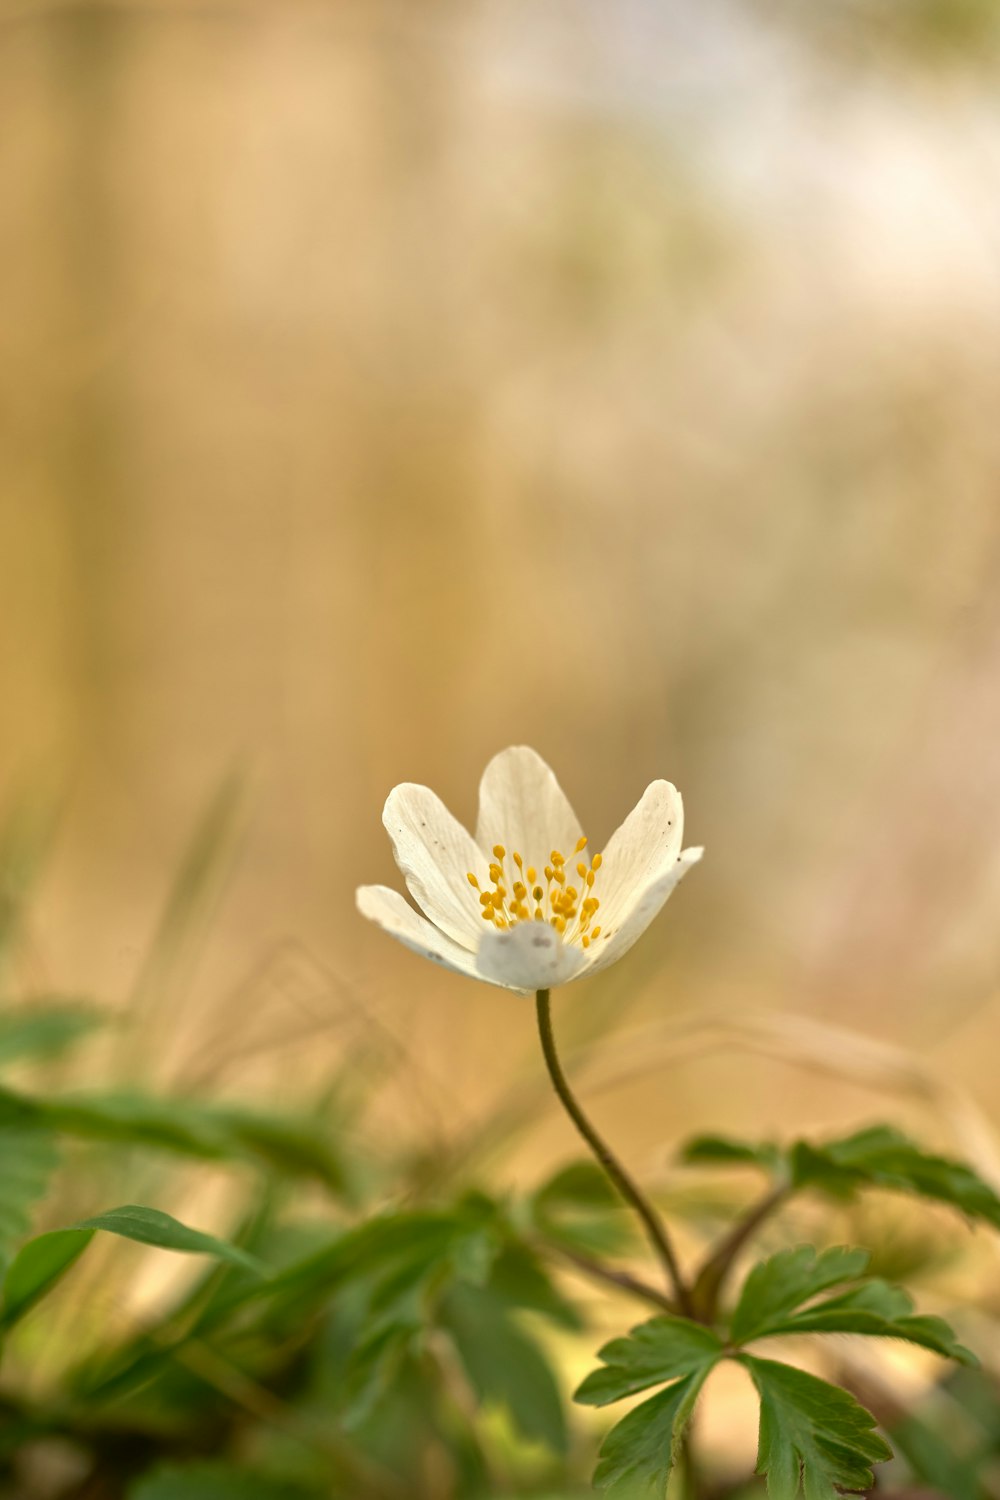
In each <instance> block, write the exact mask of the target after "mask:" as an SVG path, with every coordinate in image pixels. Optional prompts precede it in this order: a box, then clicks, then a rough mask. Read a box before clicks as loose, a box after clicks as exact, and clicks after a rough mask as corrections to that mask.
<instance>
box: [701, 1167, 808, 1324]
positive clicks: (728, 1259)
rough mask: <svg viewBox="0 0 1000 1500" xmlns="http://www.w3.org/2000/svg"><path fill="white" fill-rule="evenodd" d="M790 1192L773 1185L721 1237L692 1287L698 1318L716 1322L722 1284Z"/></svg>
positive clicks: (783, 1185) (780, 1184) (785, 1185)
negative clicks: (748, 1245)
mask: <svg viewBox="0 0 1000 1500" xmlns="http://www.w3.org/2000/svg"><path fill="white" fill-rule="evenodd" d="M791 1191H792V1190H791V1188H790V1187H789V1185H788V1183H786V1182H782V1183H779V1184H778V1186H777V1187H773V1188H771V1189H770V1190H769V1191H768V1192H767V1193H765V1194H764V1196H763V1198H761V1199H759V1200H758V1202H757V1203H755V1204H753V1206H752V1207H751V1208H749V1209H748V1210H747V1212H746V1213H745V1214H744V1216H743V1217H742V1219H737V1221H736V1223H735V1224H734V1225H733V1227H732V1229H731V1230H730V1231H729V1233H728V1234H727V1235H726V1236H725V1238H724V1239H723V1240H720V1242H719V1244H718V1245H716V1247H715V1248H714V1250H712V1251H711V1252H710V1253H709V1256H708V1258H707V1260H706V1261H705V1262H704V1264H703V1265H702V1267H701V1269H700V1270H699V1271H698V1272H697V1274H696V1276H695V1278H694V1284H693V1285H692V1287H691V1302H692V1305H693V1307H694V1309H695V1312H696V1315H697V1317H698V1318H699V1319H701V1320H702V1321H703V1322H705V1323H711V1322H713V1321H714V1318H715V1314H716V1309H717V1308H718V1305H719V1295H720V1293H721V1291H722V1288H723V1284H724V1283H725V1280H726V1277H727V1276H728V1275H729V1272H730V1270H731V1269H732V1266H733V1262H734V1261H735V1260H736V1257H737V1255H738V1254H739V1253H740V1251H741V1250H742V1249H743V1246H744V1245H745V1244H746V1242H747V1240H748V1239H750V1237H751V1235H753V1234H755V1233H756V1231H757V1229H758V1228H759V1227H760V1225H761V1224H762V1223H763V1222H764V1220H765V1219H767V1218H769V1217H770V1215H771V1214H773V1213H774V1212H775V1210H776V1209H778V1208H779V1207H780V1206H781V1204H782V1203H784V1201H785V1199H786V1198H788V1197H789V1196H790V1194H791Z"/></svg>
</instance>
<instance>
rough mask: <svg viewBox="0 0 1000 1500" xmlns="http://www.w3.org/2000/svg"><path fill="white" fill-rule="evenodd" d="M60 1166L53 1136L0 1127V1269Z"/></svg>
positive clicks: (22, 1126)
mask: <svg viewBox="0 0 1000 1500" xmlns="http://www.w3.org/2000/svg"><path fill="white" fill-rule="evenodd" d="M58 1162H59V1152H58V1149H57V1147H56V1142H55V1140H54V1139H53V1136H52V1133H51V1132H50V1131H48V1130H45V1129H42V1128H40V1127H38V1126H35V1125H32V1124H28V1123H25V1124H20V1123H18V1122H17V1121H11V1122H10V1123H4V1124H2V1125H0V1265H3V1264H6V1262H7V1260H8V1258H9V1256H10V1254H11V1252H12V1250H13V1248H14V1246H15V1245H16V1244H17V1241H18V1240H20V1239H22V1238H23V1237H24V1236H25V1235H26V1234H28V1233H29V1232H30V1229H31V1208H32V1206H33V1204H34V1203H35V1202H36V1201H37V1200H38V1199H39V1198H41V1197H42V1195H43V1193H44V1192H45V1191H46V1189H47V1187H48V1185H49V1181H50V1179H51V1177H52V1174H53V1172H54V1171H55V1169H56V1166H57V1165H58Z"/></svg>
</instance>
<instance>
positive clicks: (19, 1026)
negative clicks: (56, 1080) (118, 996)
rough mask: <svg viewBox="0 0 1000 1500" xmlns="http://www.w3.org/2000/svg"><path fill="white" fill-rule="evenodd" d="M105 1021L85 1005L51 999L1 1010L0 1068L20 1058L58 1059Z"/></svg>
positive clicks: (74, 1001)
mask: <svg viewBox="0 0 1000 1500" xmlns="http://www.w3.org/2000/svg"><path fill="white" fill-rule="evenodd" d="M106 1021H107V1016H106V1015H105V1014H103V1013H102V1012H101V1011H98V1010H96V1009H95V1008H94V1007H93V1006H88V1005H87V1004H86V1003H85V1002H82V1001H79V1000H69V999H63V998H58V997H56V996H53V995H44V996H39V997H38V998H36V999H33V1000H31V1001H29V1002H28V1003H22V1004H19V1005H18V1006H16V1007H7V1008H4V1009H0V1067H7V1066H8V1065H9V1064H10V1063H13V1062H20V1061H21V1060H22V1059H23V1058H32V1059H36V1058H49V1057H58V1056H59V1055H60V1054H61V1053H63V1052H65V1051H67V1049H68V1048H70V1047H72V1046H73V1043H74V1042H77V1041H79V1040H80V1038H81V1037H84V1036H87V1035H88V1034H89V1033H90V1032H91V1031H95V1030H96V1029H97V1028H98V1027H99V1026H103V1025H105V1024H106Z"/></svg>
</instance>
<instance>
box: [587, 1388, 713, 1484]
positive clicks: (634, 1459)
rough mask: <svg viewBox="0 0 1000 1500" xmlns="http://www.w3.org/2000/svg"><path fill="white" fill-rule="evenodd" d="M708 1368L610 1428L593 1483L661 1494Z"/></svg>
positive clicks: (653, 1398)
mask: <svg viewBox="0 0 1000 1500" xmlns="http://www.w3.org/2000/svg"><path fill="white" fill-rule="evenodd" d="M710 1369H711V1366H710V1365H706V1366H705V1367H704V1368H703V1369H702V1370H700V1371H698V1372H696V1373H693V1374H691V1375H687V1376H685V1377H684V1379H683V1380H677V1381H675V1382H674V1384H673V1385H669V1386H667V1389H666V1390H665V1391H659V1392H658V1393H657V1394H656V1395H655V1396H651V1397H650V1399H649V1400H648V1401H643V1402H642V1404H641V1405H639V1406H637V1407H635V1408H634V1409H633V1410H632V1411H630V1412H629V1414H628V1416H627V1417H623V1418H622V1420H621V1421H620V1422H619V1423H618V1424H617V1425H616V1426H615V1427H612V1429H611V1431H610V1432H609V1433H608V1435H607V1437H606V1438H605V1439H604V1442H603V1443H602V1444H601V1456H600V1459H599V1461H598V1464H597V1468H596V1469H595V1470H594V1484H595V1485H597V1486H598V1487H599V1488H601V1489H608V1488H612V1487H613V1488H614V1489H615V1490H616V1491H617V1490H618V1489H619V1487H622V1486H625V1487H627V1488H628V1490H629V1493H630V1494H632V1493H634V1491H633V1489H632V1486H634V1485H641V1486H645V1487H647V1488H649V1487H652V1486H653V1485H656V1486H658V1487H659V1488H660V1490H661V1492H662V1489H663V1486H665V1485H666V1482H667V1480H668V1479H669V1477H670V1471H671V1469H672V1468H673V1466H674V1464H675V1463H676V1461H677V1454H678V1449H679V1447H680V1442H681V1438H682V1437H683V1436H684V1430H685V1428H686V1427H687V1424H688V1422H689V1421H690V1418H691V1413H692V1411H693V1410H694V1404H695V1402H696V1401H697V1399H698V1394H699V1392H700V1390H701V1387H702V1386H703V1384H704V1383H705V1379H706V1376H707V1375H708V1372H709V1370H710Z"/></svg>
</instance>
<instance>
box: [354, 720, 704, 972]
mask: <svg viewBox="0 0 1000 1500" xmlns="http://www.w3.org/2000/svg"><path fill="white" fill-rule="evenodd" d="M382 821H383V823H384V824H385V827H386V829H387V831H388V834H389V837H390V839H391V840H392V849H393V854H394V855H395V857H396V863H397V864H398V866H399V868H400V870H401V871H402V873H403V878H404V880H405V881H406V886H407V889H408V891H409V893H410V895H411V896H412V897H413V900H414V901H415V902H416V903H417V905H418V906H419V907H420V912H418V911H415V910H414V909H413V907H412V906H410V905H409V903H408V902H407V901H405V900H404V898H403V897H402V896H401V895H400V894H399V892H398V891H394V890H391V889H390V888H389V887H388V886H383V885H364V886H361V887H360V889H359V890H358V893H357V901H358V909H359V910H360V911H361V912H362V914H363V915H364V916H366V917H369V918H370V919H371V920H372V921H373V922H377V923H378V924H379V926H380V927H383V928H384V929H385V931H386V932H388V933H391V935H392V936H393V937H395V938H398V940H399V941H400V942H401V943H405V944H406V946H407V947H408V948H412V949H413V950H414V951H415V952H416V953H422V954H423V955H424V956H425V957H426V958H432V959H434V960H435V961H436V962H437V963H440V964H444V966H445V968H448V969H454V970H456V971H457V972H458V973H460V974H469V975H472V976H473V977H475V978H477V979H485V980H487V981H488V982H489V983H490V984H496V985H500V986H501V987H502V988H503V989H509V990H517V991H518V992H519V993H521V994H528V993H529V992H530V991H532V990H540V989H550V988H551V987H553V986H554V985H558V984H567V983H568V982H569V980H571V979H576V978H578V977H579V976H580V975H581V974H593V973H596V972H597V970H599V969H604V968H606V967H607V965H608V964H610V963H614V961H615V960H616V959H618V958H621V956H622V954H624V953H626V952H627V951H628V950H629V948H631V946H632V944H633V943H634V942H635V941H636V940H637V939H638V938H639V937H641V936H642V934H643V933H644V932H645V930H646V928H647V927H648V926H649V924H650V922H651V921H652V920H653V918H654V917H655V916H656V914H657V912H658V911H659V910H660V908H661V907H662V905H663V903H664V902H665V901H666V899H667V897H668V896H669V895H670V892H671V891H672V890H673V888H674V886H675V885H676V884H677V882H678V881H679V880H680V878H681V876H682V875H684V874H685V872H686V871H687V870H689V869H690V867H691V866H692V865H693V864H695V863H697V861H698V860H699V859H700V858H701V854H702V851H701V850H700V849H686V850H684V852H683V853H682V852H681V835H682V832H683V826H684V807H683V803H682V801H681V795H680V793H679V792H678V791H677V789H676V788H675V787H673V786H672V785H671V784H670V782H669V781H654V782H652V784H651V785H650V786H648V787H647V788H646V790H645V792H644V793H643V795H642V797H641V798H640V799H639V802H638V804H637V806H636V807H634V808H633V810H632V811H631V812H630V813H629V815H628V817H627V818H626V819H625V821H624V823H623V824H622V825H621V827H620V828H619V829H618V830H617V831H616V832H615V833H613V834H612V836H611V838H610V839H609V840H608V843H607V844H606V846H605V848H604V850H603V852H601V853H593V852H591V850H590V847H589V845H588V842H587V839H586V837H585V835H584V833H583V830H582V829H581V827H580V824H579V821H578V820H577V816H576V814H575V813H574V811H573V809H572V807H571V806H570V804H569V802H568V800H567V798H566V794H565V793H564V792H563V790H562V788H561V787H560V785H559V783H558V781H557V780H556V778H555V776H554V775H553V773H552V771H551V770H550V769H549V767H548V766H547V765H546V764H545V762H544V761H543V760H542V758H541V756H540V755H537V754H536V752H535V751H534V750H530V749H528V748H527V746H524V745H515V746H512V747H511V748H510V749H509V750H501V752H500V754H499V755H495V756H494V757H493V759H492V760H491V761H490V763H489V765H488V766H487V767H486V770H485V771H484V772H483V779H482V781H481V782H480V786H479V818H478V821H477V823H476V836H475V838H473V837H472V836H471V834H469V833H468V832H467V831H466V830H465V829H464V828H463V827H462V825H461V823H459V822H457V820H456V819H455V818H453V817H452V815H451V813H450V812H449V811H448V809H447V808H446V807H445V805H444V803H443V802H442V801H441V800H440V798H439V797H437V796H436V795H435V794H434V793H433V792H432V791H430V790H429V788H427V787H425V786H417V785H415V784H413V783H412V782H404V783H403V784H402V785H401V786H397V787H394V788H393V789H392V791H391V792H390V793H389V796H388V799H387V800H386V804H385V809H384V811H383V813H382ZM421 912H422V913H423V915H421Z"/></svg>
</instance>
